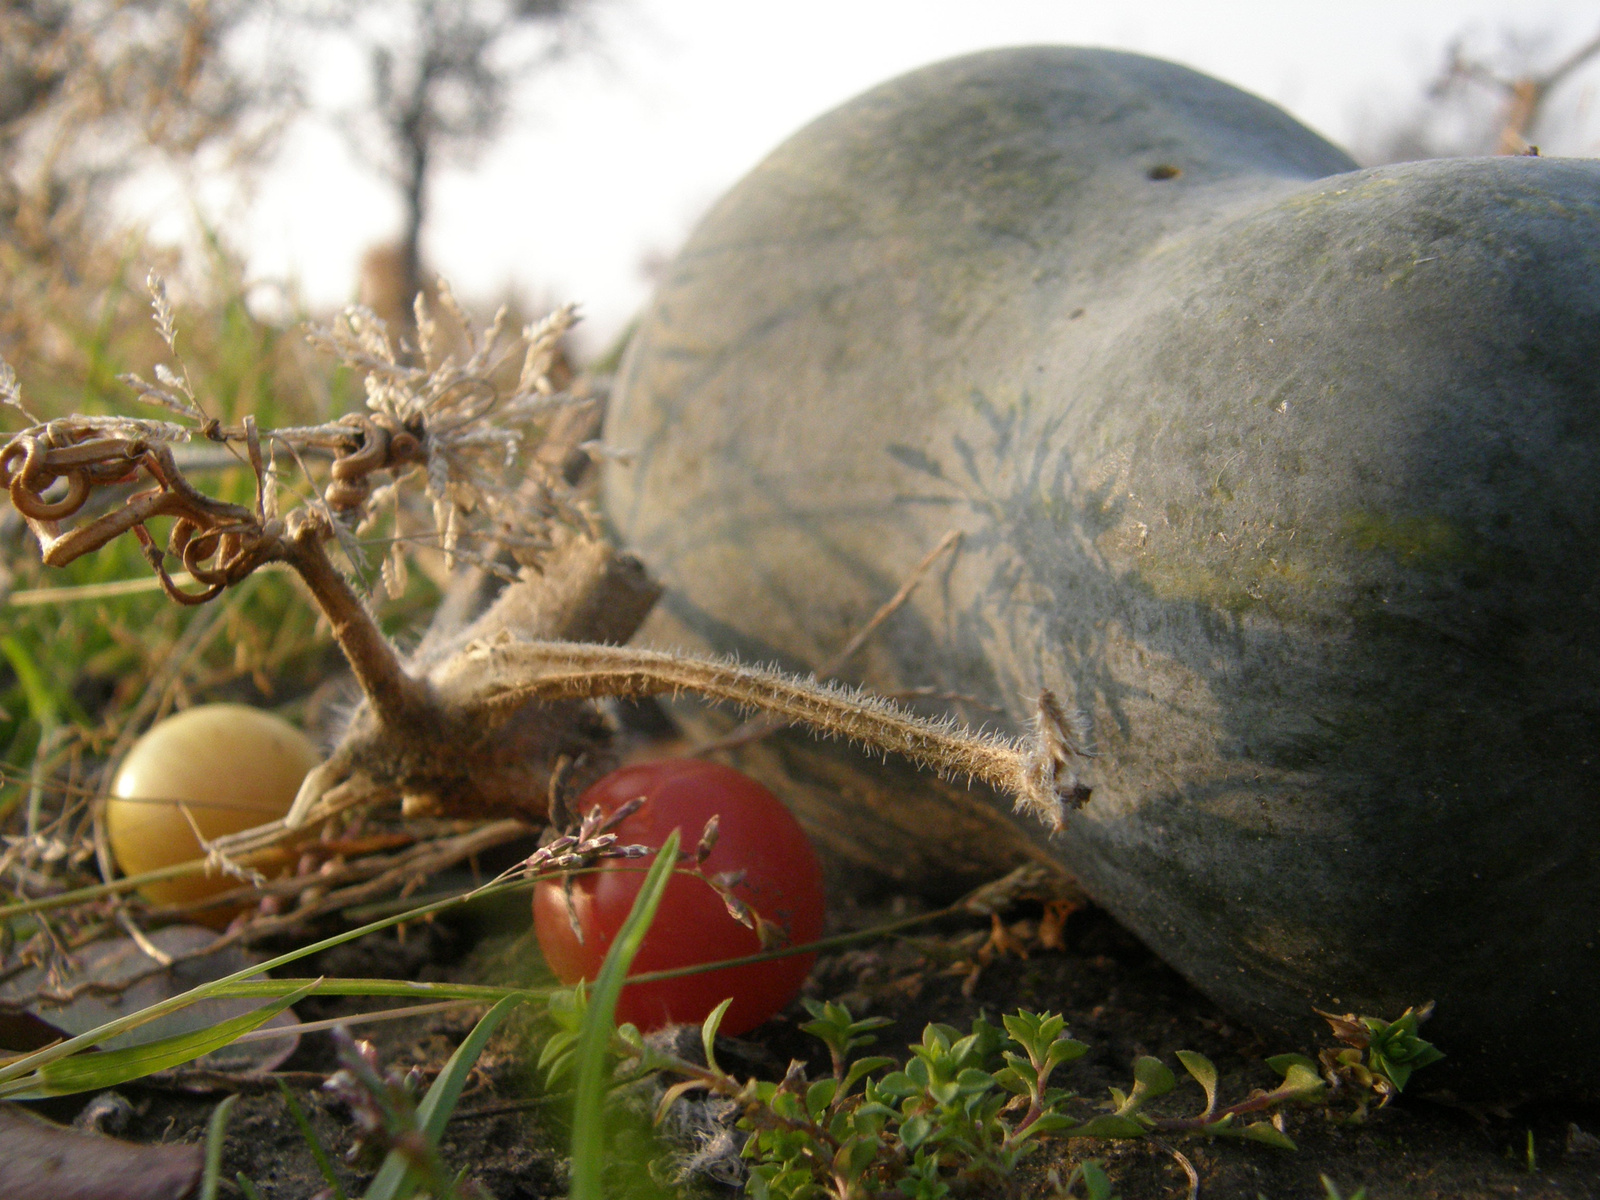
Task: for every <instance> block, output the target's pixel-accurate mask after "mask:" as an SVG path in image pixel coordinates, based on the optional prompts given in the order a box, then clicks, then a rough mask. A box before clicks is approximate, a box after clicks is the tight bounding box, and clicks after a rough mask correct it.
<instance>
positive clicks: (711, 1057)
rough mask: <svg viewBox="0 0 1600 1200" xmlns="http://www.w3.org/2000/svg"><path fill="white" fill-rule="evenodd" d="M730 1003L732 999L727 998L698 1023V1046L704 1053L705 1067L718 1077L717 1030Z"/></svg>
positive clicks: (720, 1069) (719, 1069) (719, 1070)
mask: <svg viewBox="0 0 1600 1200" xmlns="http://www.w3.org/2000/svg"><path fill="white" fill-rule="evenodd" d="M732 1003H733V997H732V996H729V997H728V998H727V999H726V1000H724V1001H723V1002H722V1003H721V1004H719V1005H717V1006H716V1007H715V1008H713V1009H712V1010H711V1012H710V1013H709V1014H707V1016H706V1019H705V1020H704V1021H702V1022H701V1023H700V1045H701V1047H702V1048H703V1049H704V1050H705V1052H706V1066H708V1067H710V1068H711V1069H712V1070H713V1071H715V1072H716V1073H717V1074H718V1075H720V1074H722V1068H721V1067H719V1066H717V1030H718V1029H720V1028H721V1027H722V1018H723V1017H725V1016H727V1015H728V1006H729V1005H730V1004H732Z"/></svg>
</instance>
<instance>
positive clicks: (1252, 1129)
mask: <svg viewBox="0 0 1600 1200" xmlns="http://www.w3.org/2000/svg"><path fill="white" fill-rule="evenodd" d="M1231 1136H1233V1137H1237V1138H1242V1139H1244V1140H1245V1141H1247V1142H1260V1143H1261V1144H1262V1145H1263V1146H1276V1147H1277V1148H1278V1149H1279V1150H1294V1149H1297V1147H1296V1146H1295V1144H1294V1142H1293V1141H1292V1140H1291V1139H1290V1138H1289V1135H1288V1134H1286V1133H1283V1132H1282V1131H1280V1130H1279V1129H1277V1128H1275V1127H1274V1126H1272V1125H1270V1124H1268V1123H1267V1122H1266V1121H1257V1122H1256V1123H1255V1124H1254V1125H1246V1126H1245V1127H1244V1128H1243V1129H1240V1130H1238V1131H1237V1132H1235V1133H1233V1134H1232V1135H1231Z"/></svg>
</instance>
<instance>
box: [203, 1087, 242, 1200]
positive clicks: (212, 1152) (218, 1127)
mask: <svg viewBox="0 0 1600 1200" xmlns="http://www.w3.org/2000/svg"><path fill="white" fill-rule="evenodd" d="M238 1102H239V1093H237V1092H235V1093H234V1094H233V1095H231V1096H229V1097H228V1098H227V1099H226V1100H224V1101H223V1102H222V1103H221V1104H219V1105H217V1107H216V1108H214V1109H213V1110H212V1112H211V1120H210V1121H208V1122H207V1123H206V1169H205V1173H204V1174H203V1175H202V1176H201V1177H200V1200H217V1184H219V1183H220V1182H221V1181H222V1142H223V1139H224V1137H225V1136H226V1134H227V1131H228V1114H229V1113H230V1112H232V1111H233V1106H234V1105H235V1104H237V1103H238Z"/></svg>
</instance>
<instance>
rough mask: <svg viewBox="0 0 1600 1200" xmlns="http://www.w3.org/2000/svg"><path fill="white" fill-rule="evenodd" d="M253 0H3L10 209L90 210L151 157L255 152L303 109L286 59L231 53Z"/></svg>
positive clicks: (254, 13) (24, 214) (1, 132)
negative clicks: (283, 63)
mask: <svg viewBox="0 0 1600 1200" xmlns="http://www.w3.org/2000/svg"><path fill="white" fill-rule="evenodd" d="M260 8H261V6H260V5H259V4H252V3H251V2H250V0H0V221H3V222H4V223H5V225H6V226H8V227H9V228H11V229H12V230H13V231H15V230H17V229H18V222H19V218H20V219H21V221H22V229H23V231H24V232H27V231H37V225H36V222H37V220H40V219H42V220H44V221H45V222H49V221H50V220H51V219H52V218H55V217H58V216H61V215H63V214H64V213H66V212H70V211H78V212H80V213H81V211H82V210H83V208H84V206H85V205H87V204H90V203H91V202H92V201H93V200H94V199H96V198H98V196H99V195H100V194H101V193H102V192H103V190H104V187H103V185H105V184H108V183H111V182H114V181H116V180H117V179H119V178H121V177H123V176H124V175H126V174H127V173H129V172H131V171H133V170H136V169H137V168H138V167H140V166H142V165H144V164H145V163H146V162H148V161H149V158H150V156H152V155H166V156H169V157H170V158H173V159H186V158H188V157H190V156H192V155H194V154H195V153H196V152H198V151H199V150H201V149H202V148H205V147H218V148H224V149H225V151H226V153H227V155H228V158H229V160H230V162H231V163H233V164H235V165H236V164H238V163H240V162H241V161H245V160H250V159H254V158H257V157H259V156H260V154H261V153H262V151H264V150H265V149H266V147H267V146H268V145H270V143H271V140H272V137H273V135H274V134H275V133H276V132H277V131H278V130H279V129H280V128H281V127H282V124H283V122H284V120H285V119H286V118H287V117H288V115H289V114H290V113H291V112H292V111H293V105H294V100H295V95H296V93H295V88H294V84H293V80H292V77H291V75H290V73H289V71H288V70H287V69H282V68H280V69H277V70H274V69H273V68H271V67H270V66H262V65H259V64H260V60H259V59H256V60H255V61H254V62H252V63H251V65H249V66H246V65H245V64H246V62H247V61H248V60H247V59H246V58H245V57H244V56H242V55H239V54H236V53H232V52H230V51H231V49H232V48H233V46H234V44H235V43H236V42H237V40H238V37H239V35H241V34H246V33H248V32H249V28H248V27H249V26H250V25H251V24H252V23H253V22H256V21H257V19H258V16H259V12H260Z"/></svg>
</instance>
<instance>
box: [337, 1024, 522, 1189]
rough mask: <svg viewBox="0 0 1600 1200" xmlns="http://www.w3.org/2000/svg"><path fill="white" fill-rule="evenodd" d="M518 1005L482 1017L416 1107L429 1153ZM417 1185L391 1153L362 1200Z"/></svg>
mask: <svg viewBox="0 0 1600 1200" xmlns="http://www.w3.org/2000/svg"><path fill="white" fill-rule="evenodd" d="M521 1003H522V1000H521V998H520V997H518V996H507V997H506V998H505V999H504V1000H502V1001H500V1003H498V1004H496V1005H495V1006H494V1007H493V1008H491V1009H490V1010H489V1011H488V1012H486V1013H484V1014H483V1017H482V1018H481V1019H480V1020H479V1021H478V1023H477V1024H476V1025H474V1026H473V1027H472V1032H471V1033H469V1034H467V1036H466V1038H465V1040H463V1041H462V1043H461V1045H459V1046H457V1047H456V1052H455V1053H454V1054H452V1055H451V1056H450V1061H448V1062H447V1063H445V1065H444V1070H442V1071H440V1072H439V1077H438V1078H437V1079H435V1080H434V1081H433V1086H432V1087H430V1088H429V1089H428V1094H427V1095H425V1096H423V1098H422V1103H421V1104H419V1105H417V1125H418V1126H419V1127H420V1129H421V1131H422V1135H423V1137H425V1138H426V1139H427V1143H428V1148H429V1150H437V1149H438V1148H439V1139H440V1138H442V1137H443V1136H444V1129H445V1126H446V1125H448V1124H449V1123H450V1114H451V1113H453V1112H454V1111H455V1107H456V1101H457V1100H459V1099H460V1098H461V1089H462V1088H463V1087H465V1086H466V1083H467V1076H468V1075H469V1074H471V1072H472V1067H473V1064H474V1063H476V1062H477V1061H478V1056H479V1055H480V1054H482V1053H483V1048H484V1047H485V1046H486V1045H488V1043H489V1038H490V1036H491V1035H493V1033H494V1031H495V1028H496V1027H497V1026H498V1025H499V1024H500V1022H501V1021H503V1020H504V1019H505V1018H506V1016H507V1014H509V1013H510V1012H511V1010H512V1009H514V1008H515V1007H517V1005H519V1004H521ZM418 1185H419V1177H418V1176H417V1174H416V1173H415V1172H414V1171H411V1170H410V1169H409V1160H408V1159H407V1158H406V1157H405V1156H404V1155H402V1154H401V1153H400V1152H399V1151H397V1150H391V1151H389V1153H388V1155H387V1156H386V1157H385V1158H384V1160H383V1165H382V1166H380V1167H379V1168H378V1173H377V1175H375V1176H374V1177H373V1180H372V1183H371V1185H370V1186H369V1187H368V1188H367V1191H366V1195H365V1200H399V1198H400V1197H402V1196H409V1195H410V1194H411V1193H412V1192H413V1191H415V1190H416V1188H417V1186H418Z"/></svg>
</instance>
